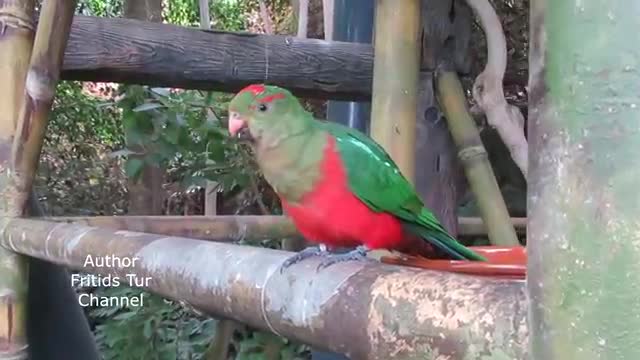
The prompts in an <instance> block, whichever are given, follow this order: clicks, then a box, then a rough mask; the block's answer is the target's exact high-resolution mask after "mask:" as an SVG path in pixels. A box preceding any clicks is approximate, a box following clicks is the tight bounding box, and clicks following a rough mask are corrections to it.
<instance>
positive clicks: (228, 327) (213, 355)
mask: <svg viewBox="0 0 640 360" xmlns="http://www.w3.org/2000/svg"><path fill="white" fill-rule="evenodd" d="M216 188H217V184H216V183H215V182H213V181H207V186H206V187H205V189H204V214H205V215H216V214H217V213H218V209H217V202H218V192H217V189H216ZM237 326H238V323H236V322H235V321H233V320H230V319H219V320H218V323H217V324H216V332H215V335H214V337H213V340H211V344H210V345H209V348H208V349H207V353H206V355H205V359H206V360H226V359H227V358H228V353H229V344H230V343H231V340H233V333H234V331H235V330H236V327H237Z"/></svg>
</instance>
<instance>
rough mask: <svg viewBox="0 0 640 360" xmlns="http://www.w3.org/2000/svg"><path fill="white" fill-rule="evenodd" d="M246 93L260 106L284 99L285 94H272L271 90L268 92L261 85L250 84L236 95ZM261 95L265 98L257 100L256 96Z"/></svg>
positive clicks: (265, 87) (266, 88) (267, 89)
mask: <svg viewBox="0 0 640 360" xmlns="http://www.w3.org/2000/svg"><path fill="white" fill-rule="evenodd" d="M247 92H248V93H251V94H252V95H253V97H254V98H255V99H256V100H258V102H259V103H261V104H268V103H270V102H272V101H273V100H277V99H284V98H285V94H283V93H282V92H274V91H273V89H271V91H270V89H269V88H268V87H267V86H265V85H263V84H251V85H249V86H247V87H245V88H244V89H242V90H240V92H239V93H238V94H242V93H247ZM262 94H264V95H265V96H264V97H262V98H258V96H260V95H262Z"/></svg>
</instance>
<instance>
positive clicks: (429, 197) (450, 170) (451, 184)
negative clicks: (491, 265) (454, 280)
mask: <svg viewBox="0 0 640 360" xmlns="http://www.w3.org/2000/svg"><path fill="white" fill-rule="evenodd" d="M421 5H422V6H421V12H422V19H421V36H420V38H421V39H422V41H421V59H420V70H421V72H420V83H419V87H418V89H419V91H418V113H417V119H416V159H415V167H416V190H417V191H418V193H419V194H420V196H421V197H422V199H423V200H424V203H425V205H426V206H428V207H429V208H430V209H431V210H432V211H433V213H434V215H435V216H436V217H437V218H438V220H440V222H441V223H442V225H443V226H444V228H445V229H447V231H448V232H449V233H450V234H451V235H453V236H454V237H456V236H457V235H458V217H457V210H458V199H459V195H460V193H461V188H462V186H463V185H464V173H463V172H462V168H461V167H460V163H459V162H458V160H457V156H456V155H457V151H456V147H455V144H454V143H453V140H452V138H451V134H450V132H449V128H448V126H447V121H446V119H445V118H444V114H443V113H442V111H441V109H440V107H439V105H438V102H437V100H436V96H435V93H434V76H433V73H434V71H435V70H436V68H437V67H438V66H440V65H442V64H445V63H446V64H455V68H456V70H458V71H460V70H464V67H463V66H460V65H464V64H462V63H461V62H460V61H458V60H459V59H465V58H468V56H467V55H468V52H469V51H468V50H469V47H468V39H469V37H470V36H471V31H470V29H471V22H472V18H471V12H470V11H469V9H468V8H467V9H466V10H467V11H464V9H465V4H464V3H462V4H460V0H458V1H454V0H442V1H429V0H422V4H421ZM452 10H454V11H453V14H454V16H453V17H452V16H451V14H452ZM464 25H467V26H466V27H465V26H464Z"/></svg>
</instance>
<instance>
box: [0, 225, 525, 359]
mask: <svg viewBox="0 0 640 360" xmlns="http://www.w3.org/2000/svg"><path fill="white" fill-rule="evenodd" d="M0 234H1V236H0V245H2V246H6V247H8V248H10V249H12V250H14V251H17V252H20V253H24V254H27V255H30V256H33V257H37V258H40V259H44V260H47V261H50V262H54V263H57V264H63V265H67V266H70V267H72V268H76V269H81V270H82V271H83V272H89V273H94V274H99V275H103V276H106V275H111V276H118V277H119V278H120V279H121V280H122V281H126V280H127V274H132V275H134V276H136V277H137V278H138V279H142V278H146V277H149V278H150V279H149V281H148V282H147V283H146V285H145V286H144V287H145V288H146V289H148V290H150V291H152V292H154V293H157V294H159V295H161V296H164V297H167V298H170V299H176V300H180V301H184V302H186V303H189V304H191V305H192V306H194V307H195V308H198V309H201V310H202V311H204V312H205V313H207V314H209V315H211V316H215V317H228V318H232V319H234V320H237V321H239V322H242V323H246V324H248V325H250V326H253V327H256V328H258V329H263V330H269V331H271V332H273V333H275V334H277V335H280V336H285V337H287V338H290V339H292V340H297V341H300V342H302V343H306V344H309V345H311V346H314V347H317V348H321V349H327V350H331V351H336V352H340V353H344V354H346V355H347V356H349V358H351V359H354V360H358V359H391V358H398V359H406V358H425V357H427V356H429V354H431V355H433V354H440V355H441V356H444V357H449V358H455V359H460V358H463V357H464V358H470V359H475V358H479V357H481V356H484V357H487V358H497V357H499V356H502V357H503V358H510V359H523V358H526V354H527V336H528V335H527V327H526V308H527V306H526V298H525V293H524V283H523V282H522V281H515V280H504V281H496V280H491V279H486V278H482V277H472V276H463V275H456V274H450V273H444V272H436V271H428V270H420V269H414V268H408V267H399V266H392V265H385V264H381V263H378V262H373V261H365V262H346V263H341V264H336V265H335V266H333V267H330V268H328V269H325V270H321V271H317V270H316V268H317V265H318V264H319V261H320V259H317V258H311V259H307V260H305V261H304V262H303V263H300V264H297V265H294V268H291V269H290V270H291V271H285V272H284V273H280V271H279V270H278V269H279V267H280V265H281V264H282V262H284V261H285V260H286V259H287V258H288V257H289V256H290V255H291V253H290V252H284V251H280V250H272V249H265V248H259V247H251V246H239V245H232V244H224V243H214V242H203V241H199V240H194V239H187V238H176V237H166V236H162V235H152V234H143V233H134V232H126V231H113V230H108V229H101V228H95V227H87V226H83V225H76V224H65V223H55V222H46V221H41V220H32V219H12V218H0ZM89 255H91V256H92V258H90V260H93V261H95V260H96V259H98V258H100V257H102V258H103V259H104V257H106V256H112V257H118V258H120V259H124V258H128V259H130V260H132V261H133V259H138V260H136V261H135V263H133V265H132V266H130V267H124V266H117V265H116V266H98V265H99V264H95V263H94V264H91V263H88V262H87V260H88V256H89ZM112 259H113V258H112ZM125 265H126V264H125ZM399 329H400V330H399ZM462 329H464V330H462ZM461 330H462V331H461Z"/></svg>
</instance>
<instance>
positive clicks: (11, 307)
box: [0, 0, 35, 359]
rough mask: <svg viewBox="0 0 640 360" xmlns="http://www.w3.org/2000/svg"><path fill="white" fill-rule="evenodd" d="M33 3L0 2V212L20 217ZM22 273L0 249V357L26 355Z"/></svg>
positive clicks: (20, 264)
mask: <svg viewBox="0 0 640 360" xmlns="http://www.w3.org/2000/svg"><path fill="white" fill-rule="evenodd" d="M33 12H34V1H33V0H23V1H10V0H0V81H1V82H2V86H1V87H0V216H20V215H22V213H23V211H24V205H25V204H24V203H20V198H19V196H17V195H18V191H17V188H18V187H17V183H16V179H15V177H14V176H13V172H12V171H11V146H12V141H13V138H14V136H15V128H16V122H17V120H18V117H19V114H20V109H21V107H22V102H23V101H24V96H23V95H24V89H25V85H24V84H25V79H26V77H27V69H28V66H29V58H30V56H31V48H32V45H33V36H34V30H35V29H34V26H35V25H34V21H33ZM27 288H28V273H27V263H26V261H25V258H24V257H22V256H19V255H18V254H15V253H13V252H10V251H8V250H6V249H4V248H2V249H0V359H26V358H27V356H28V354H27V346H28V344H27V339H26V313H25V312H26V304H27V290H28V289H27Z"/></svg>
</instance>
